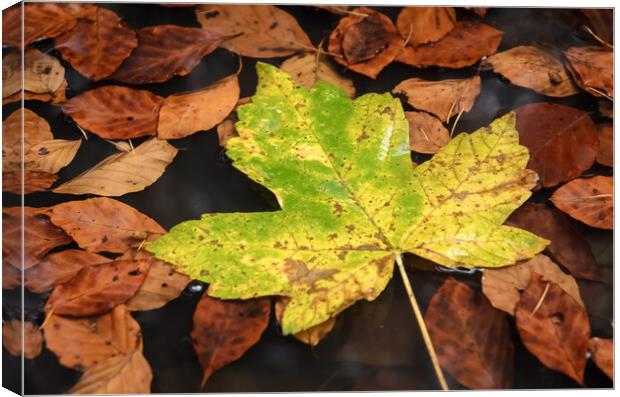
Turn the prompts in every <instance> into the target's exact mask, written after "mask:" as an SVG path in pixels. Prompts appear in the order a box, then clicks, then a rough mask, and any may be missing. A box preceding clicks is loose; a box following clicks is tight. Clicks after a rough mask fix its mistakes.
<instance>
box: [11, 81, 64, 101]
mask: <svg viewBox="0 0 620 397" xmlns="http://www.w3.org/2000/svg"><path fill="white" fill-rule="evenodd" d="M67 87H68V83H67V80H63V82H62V84H61V85H60V87H58V89H57V90H56V91H54V92H52V93H45V94H37V93H34V92H30V91H24V92H23V94H24V95H22V92H21V91H20V92H16V93H15V94H13V95H10V96H8V97H6V98H2V104H3V105H6V104H7V103H11V102H21V100H22V98H23V99H24V101H41V102H50V103H53V104H60V103H63V102H65V101H66V100H67V97H66V90H67Z"/></svg>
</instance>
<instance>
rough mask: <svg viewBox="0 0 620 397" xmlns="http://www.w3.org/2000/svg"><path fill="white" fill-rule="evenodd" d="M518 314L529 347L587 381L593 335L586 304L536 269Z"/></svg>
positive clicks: (549, 363) (552, 364)
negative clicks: (587, 365)
mask: <svg viewBox="0 0 620 397" xmlns="http://www.w3.org/2000/svg"><path fill="white" fill-rule="evenodd" d="M515 316H516V320H517V330H518V331H519V335H520V336H521V340H522V341H523V344H524V345H525V347H526V348H527V349H528V350H529V351H530V352H531V353H532V354H533V355H535V356H536V357H537V358H538V359H539V360H540V361H541V362H542V363H543V364H544V365H546V366H547V367H549V368H551V369H553V370H555V371H559V372H562V373H563V374H565V375H567V376H569V377H571V378H572V379H574V380H575V381H576V382H578V383H579V384H583V373H584V369H585V365H586V352H587V350H588V340H589V339H590V322H589V320H588V313H586V310H585V309H584V307H583V306H581V305H580V304H579V303H578V302H577V301H576V300H575V299H574V298H573V297H571V296H570V295H569V294H567V293H566V292H564V290H563V289H562V288H560V287H559V286H558V285H557V284H556V283H554V282H552V281H548V280H545V279H544V278H543V276H541V275H540V274H538V273H532V277H531V281H530V284H529V285H528V287H527V288H526V289H525V291H523V294H522V295H521V300H520V301H519V303H518V304H517V309H516V315H515Z"/></svg>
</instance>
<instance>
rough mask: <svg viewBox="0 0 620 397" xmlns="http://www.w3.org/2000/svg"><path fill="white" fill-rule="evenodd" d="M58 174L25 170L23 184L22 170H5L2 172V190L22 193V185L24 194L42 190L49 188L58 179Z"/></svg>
mask: <svg viewBox="0 0 620 397" xmlns="http://www.w3.org/2000/svg"><path fill="white" fill-rule="evenodd" d="M57 179H58V176H56V175H54V174H50V173H49V172H39V171H28V170H27V171H25V172H24V173H23V185H22V173H21V171H12V172H3V173H2V191H3V192H10V193H15V194H22V187H23V189H24V194H29V193H34V192H41V191H44V190H47V189H48V188H49V187H50V186H52V184H53V183H54V182H56V180H57Z"/></svg>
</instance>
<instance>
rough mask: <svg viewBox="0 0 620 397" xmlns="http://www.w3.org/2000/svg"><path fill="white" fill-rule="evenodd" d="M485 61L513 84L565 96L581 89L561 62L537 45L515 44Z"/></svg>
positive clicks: (539, 91) (541, 92) (551, 94)
mask: <svg viewBox="0 0 620 397" xmlns="http://www.w3.org/2000/svg"><path fill="white" fill-rule="evenodd" d="M484 63H485V64H488V65H491V66H492V67H493V70H494V71H495V73H499V74H501V75H502V76H504V77H505V78H507V79H508V80H510V82H511V83H512V84H514V85H518V86H520V87H525V88H530V89H532V90H534V91H536V92H538V93H540V94H543V95H547V96H551V97H566V96H570V95H575V94H577V93H578V92H579V89H578V88H577V86H576V85H575V84H574V83H573V80H572V79H571V78H570V76H569V75H568V73H567V72H566V69H565V68H564V65H563V64H562V62H561V61H560V60H558V59H556V58H555V57H554V56H553V55H551V54H549V53H548V52H546V51H544V50H542V49H540V48H537V47H533V46H518V47H514V48H511V49H509V50H507V51H503V52H500V53H497V54H495V55H493V56H491V57H489V58H488V59H487V60H486V61H485V62H484Z"/></svg>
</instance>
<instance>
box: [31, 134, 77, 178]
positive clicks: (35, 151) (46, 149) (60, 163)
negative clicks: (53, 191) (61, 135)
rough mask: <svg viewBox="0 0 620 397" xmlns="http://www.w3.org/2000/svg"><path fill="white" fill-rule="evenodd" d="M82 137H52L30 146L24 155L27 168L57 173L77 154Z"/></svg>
mask: <svg viewBox="0 0 620 397" xmlns="http://www.w3.org/2000/svg"><path fill="white" fill-rule="evenodd" d="M81 143H82V140H81V139H74V140H66V139H52V140H49V141H43V142H40V143H38V144H36V145H33V146H31V147H30V150H29V151H28V152H27V153H26V154H25V155H24V162H25V165H24V166H25V167H26V169H29V170H34V171H39V172H47V173H50V174H55V173H57V172H58V171H60V169H61V168H63V167H65V166H67V165H68V164H69V163H70V162H71V160H73V158H74V157H75V155H76V154H77V151H78V149H79V148H80V145H81Z"/></svg>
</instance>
